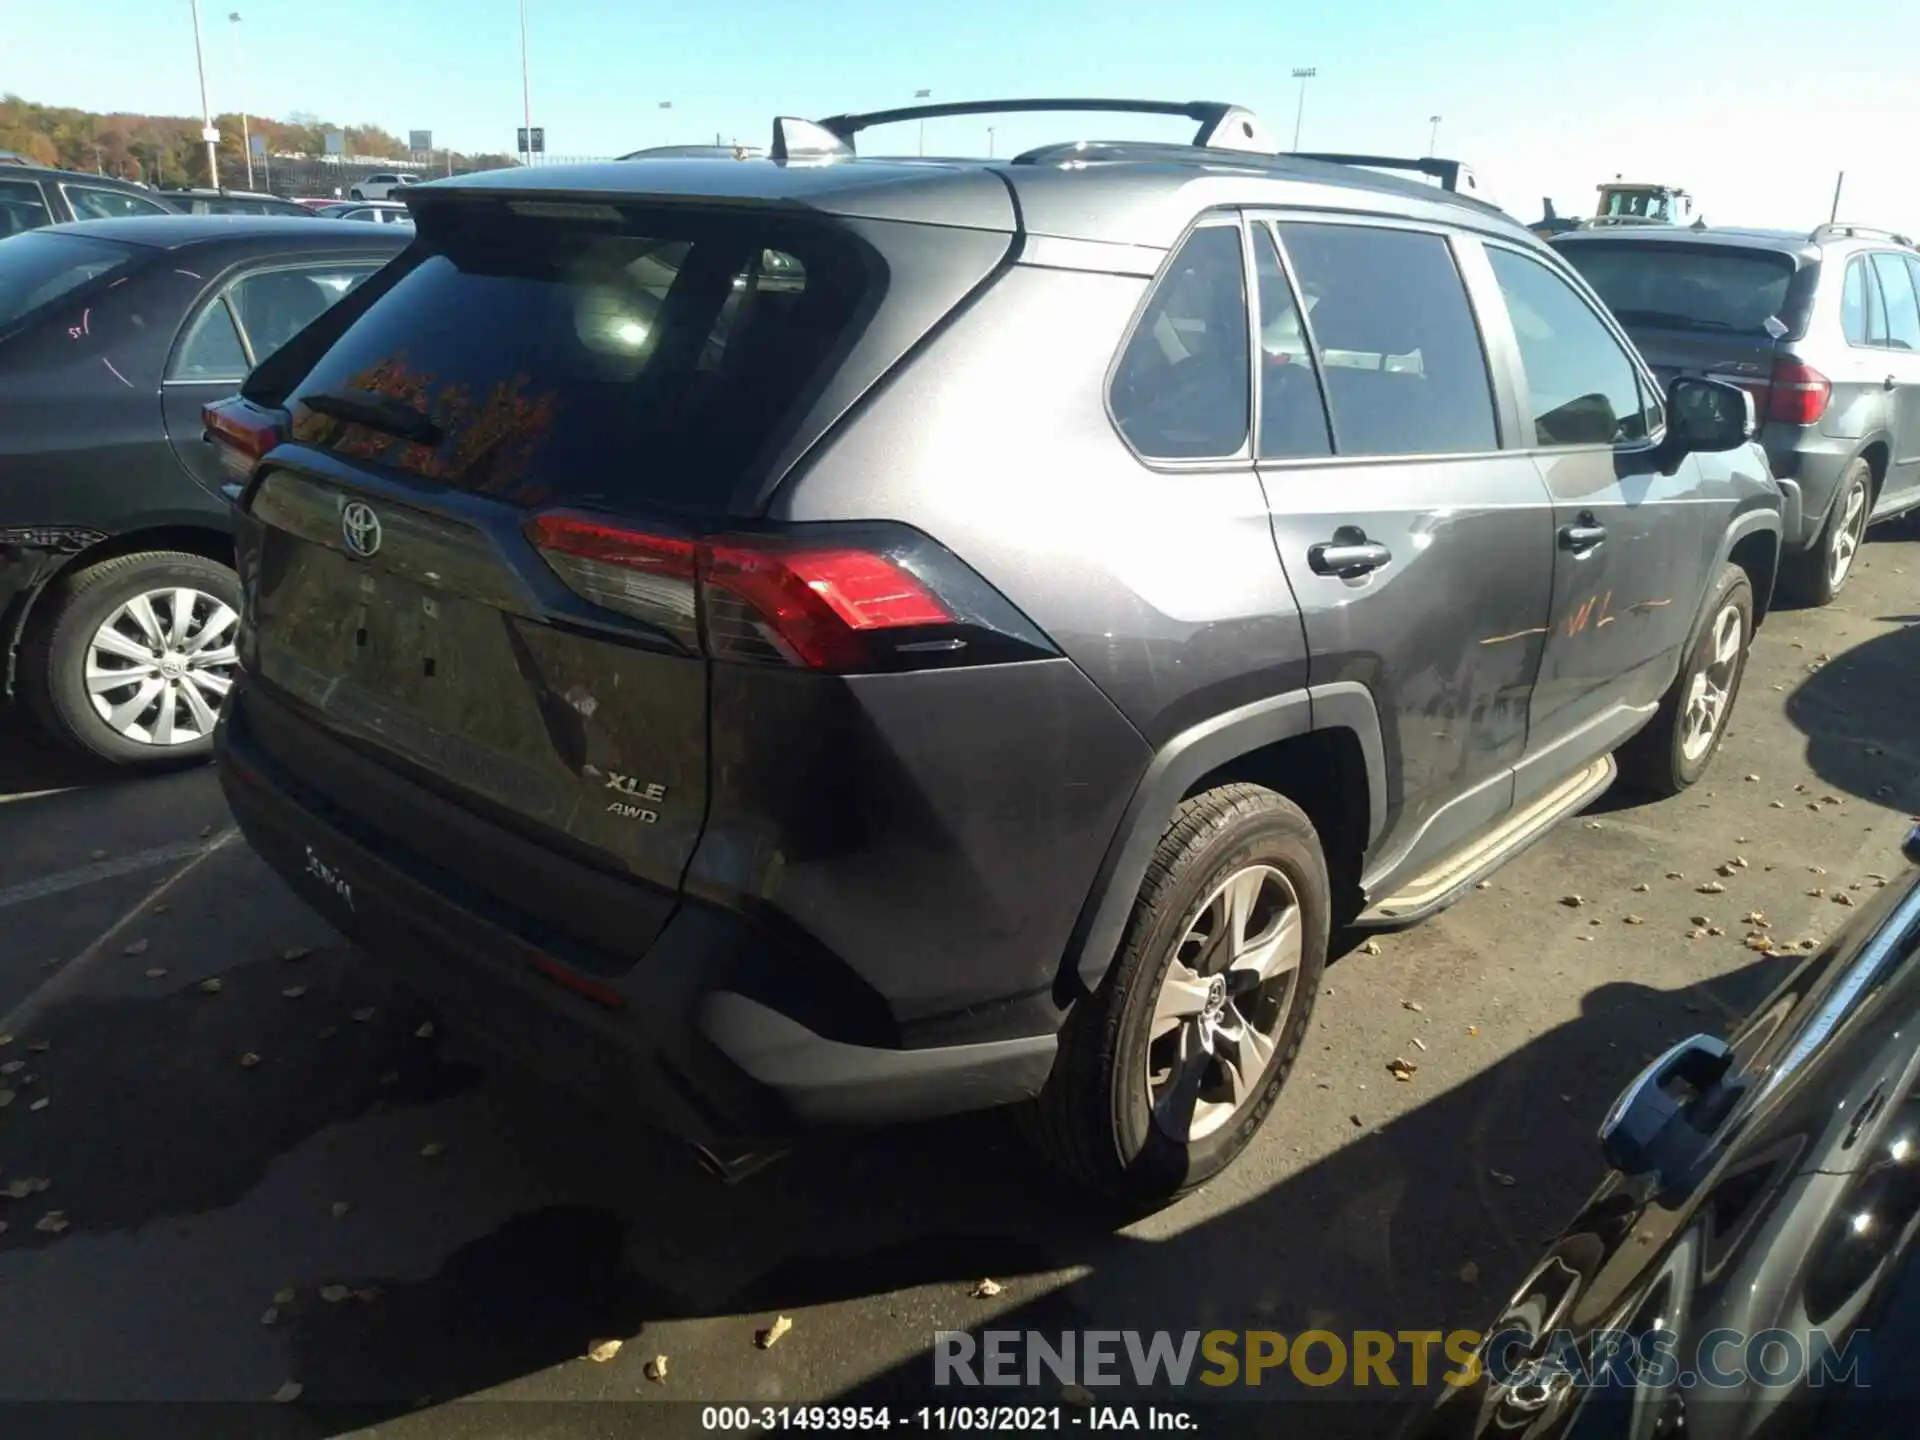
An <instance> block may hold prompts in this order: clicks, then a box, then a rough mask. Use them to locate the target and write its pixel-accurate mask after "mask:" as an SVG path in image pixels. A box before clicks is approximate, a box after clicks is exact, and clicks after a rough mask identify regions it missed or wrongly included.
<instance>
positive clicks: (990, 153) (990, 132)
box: [987, 125, 993, 160]
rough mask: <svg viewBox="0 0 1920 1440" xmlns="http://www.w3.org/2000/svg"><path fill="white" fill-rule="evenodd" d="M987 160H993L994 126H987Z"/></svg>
mask: <svg viewBox="0 0 1920 1440" xmlns="http://www.w3.org/2000/svg"><path fill="white" fill-rule="evenodd" d="M987 158H988V159H989V160H991V159H993V126H991V125H989V126H987Z"/></svg>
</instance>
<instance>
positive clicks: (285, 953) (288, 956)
mask: <svg viewBox="0 0 1920 1440" xmlns="http://www.w3.org/2000/svg"><path fill="white" fill-rule="evenodd" d="M312 953H313V951H311V950H309V949H308V948H307V947H306V946H305V945H292V946H289V947H288V948H287V949H285V950H282V951H281V952H280V958H281V959H282V960H304V959H306V958H307V956H309V955H311V954H312Z"/></svg>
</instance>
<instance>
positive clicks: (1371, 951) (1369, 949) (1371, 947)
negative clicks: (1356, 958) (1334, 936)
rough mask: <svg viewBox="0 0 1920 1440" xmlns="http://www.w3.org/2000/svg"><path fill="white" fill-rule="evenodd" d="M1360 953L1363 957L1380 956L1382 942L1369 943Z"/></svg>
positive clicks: (1372, 941)
mask: <svg viewBox="0 0 1920 1440" xmlns="http://www.w3.org/2000/svg"><path fill="white" fill-rule="evenodd" d="M1360 953H1361V954H1362V955H1378V954H1379V953H1380V942H1379V941H1378V940H1369V941H1367V942H1366V943H1365V944H1363V945H1362V946H1361V947H1360Z"/></svg>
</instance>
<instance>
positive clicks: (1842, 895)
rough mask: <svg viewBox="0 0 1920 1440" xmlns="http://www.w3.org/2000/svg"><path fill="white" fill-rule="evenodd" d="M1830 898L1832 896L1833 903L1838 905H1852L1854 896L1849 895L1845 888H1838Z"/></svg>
mask: <svg viewBox="0 0 1920 1440" xmlns="http://www.w3.org/2000/svg"><path fill="white" fill-rule="evenodd" d="M1829 898H1831V899H1832V901H1833V903H1834V904H1836V905H1851V904H1853V897H1852V896H1851V895H1849V894H1847V892H1846V891H1844V890H1836V891H1834V892H1833V894H1832V896H1831V897H1829Z"/></svg>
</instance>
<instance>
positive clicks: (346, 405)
mask: <svg viewBox="0 0 1920 1440" xmlns="http://www.w3.org/2000/svg"><path fill="white" fill-rule="evenodd" d="M299 403H300V404H302V405H304V406H306V407H307V409H309V410H311V411H313V412H314V413H315V414H318V415H326V416H329V417H331V418H332V419H335V420H345V421H347V422H348V423H349V424H352V425H364V426H366V427H367V428H368V429H369V430H380V431H384V432H385V433H386V434H388V435H397V436H399V437H400V438H401V439H402V440H411V441H412V442H413V443H414V444H416V445H438V444H439V443H440V442H441V441H442V440H444V439H446V438H447V437H446V433H445V432H444V431H442V430H441V428H440V427H439V426H438V425H436V424H434V423H433V421H431V420H429V419H428V418H427V417H426V416H425V415H422V414H421V413H420V412H419V411H418V410H416V409H414V408H413V407H412V406H411V405H408V404H406V403H405V402H404V401H400V400H395V399H393V398H392V397H391V396H387V395H376V394H374V393H373V392H371V391H368V390H341V391H329V390H321V391H317V392H316V393H314V394H311V395H302V396H301V397H300V399H299Z"/></svg>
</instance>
